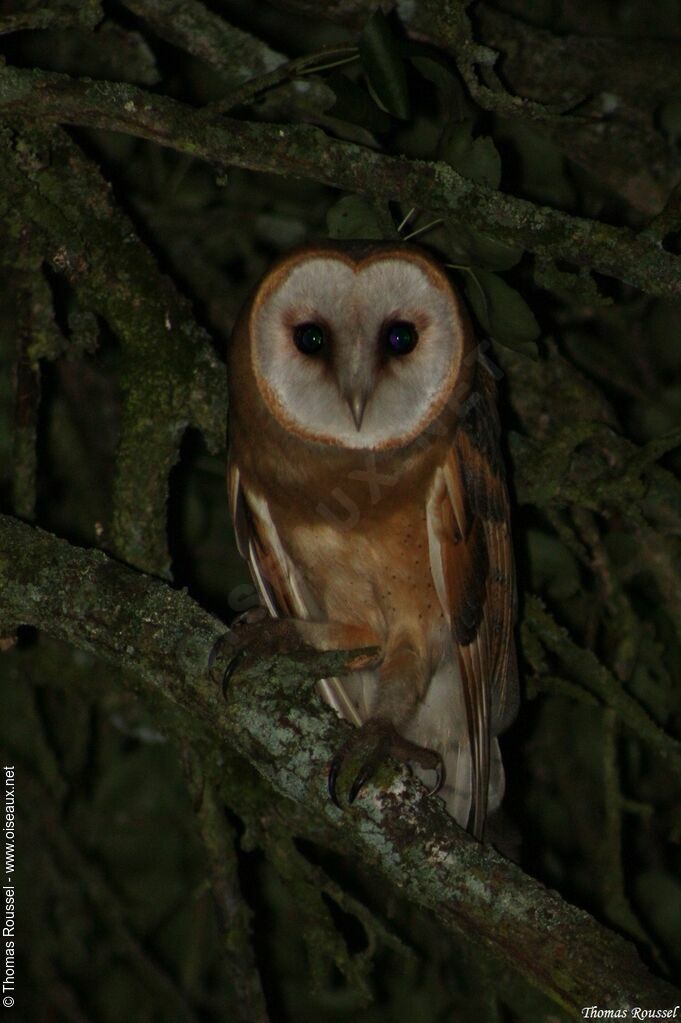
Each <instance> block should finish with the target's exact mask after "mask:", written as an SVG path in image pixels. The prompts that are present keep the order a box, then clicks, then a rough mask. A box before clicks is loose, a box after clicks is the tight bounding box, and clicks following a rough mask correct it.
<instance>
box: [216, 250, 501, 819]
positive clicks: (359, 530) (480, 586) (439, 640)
mask: <svg viewBox="0 0 681 1023" xmlns="http://www.w3.org/2000/svg"><path fill="white" fill-rule="evenodd" d="M228 372H229V390H230V429H229V439H230V452H229V468H228V476H229V479H228V486H229V494H230V506H231V514H232V518H233V522H234V526H235V533H236V537H237V543H238V545H239V549H240V551H241V554H242V555H243V557H244V558H246V559H247V561H248V565H249V568H250V571H251V574H252V577H253V580H254V583H255V585H256V587H257V589H258V592H259V594H260V598H261V600H262V602H263V603H264V605H265V606H266V608H267V609H268V611H269V613H270V614H271V615H272V616H274V617H278V618H282V617H286V618H290V619H292V620H293V621H294V622H295V625H296V628H297V629H298V630H299V632H300V634H301V636H302V637H303V639H304V640H305V641H306V642H307V643H310V644H311V645H313V646H315V647H318V648H319V649H323V650H328V649H342V650H353V649H359V648H362V647H376V648H378V651H379V652H378V654H377V656H376V658H374V659H373V660H370V659H369V658H364V659H362V658H359V660H358V662H357V665H356V668H355V670H352V671H349V672H348V674H347V675H344V676H343V677H340V678H334V679H325V680H323V681H322V682H320V683H319V686H320V690H321V694H322V696H323V697H324V699H325V700H327V701H328V703H329V704H331V706H332V707H334V708H335V710H336V711H337V712H338V714H339V715H341V716H342V717H343V718H345V719H346V720H347V721H349V722H351V723H352V724H353V725H355V730H354V731H353V732H352V733H351V734H350V737H349V739H348V740H347V742H346V743H345V745H344V746H343V748H342V749H341V750H340V751H339V752H338V754H337V756H336V757H334V759H333V760H332V762H331V765H330V769H329V782H328V784H329V791H330V794H331V797H332V798H333V799H334V801H338V798H339V797H338V794H337V789H338V787H339V783H340V782H343V783H345V779H346V775H347V773H348V771H349V770H350V768H349V767H347V766H346V765H352V773H353V779H352V780H351V779H348V784H349V794H348V797H347V798H348V802H352V801H353V800H354V799H355V798H356V796H357V795H358V793H359V792H360V790H361V789H362V788H363V786H364V785H365V784H366V782H367V780H368V779H369V778H370V776H371V774H372V773H373V772H374V770H375V769H376V767H377V766H378V764H379V762H380V761H381V760H382V759H383V758H384V757H386V756H388V755H391V756H394V757H397V758H398V759H399V760H402V761H405V762H409V763H411V764H412V765H413V766H414V769H415V771H416V773H417V774H418V775H419V776H420V777H421V778H422V780H424V781H425V782H430V783H431V790H432V791H435V790H437V791H439V795H440V796H441V798H443V799H444V801H445V803H446V806H447V809H448V811H449V813H450V814H451V815H452V816H453V817H454V818H455V819H456V820H457V821H458V822H459V824H460V825H462V826H463V827H468V829H469V830H470V831H471V832H472V833H473V834H474V835H475V836H476V837H478V838H481V837H482V835H483V829H484V823H485V818H486V815H487V814H488V812H490V811H491V810H493V809H495V808H496V807H497V806H498V805H499V802H500V800H501V797H502V795H503V789H504V772H503V767H502V763H501V757H500V753H499V746H498V742H497V738H496V737H497V735H498V734H499V732H500V731H501V730H502V729H503V728H504V727H506V726H507V725H508V724H509V723H510V721H511V719H512V718H513V716H514V714H515V711H516V705H517V675H516V661H515V648H514V640H513V622H514V602H515V598H514V592H515V582H514V568H513V555H512V549H511V540H510V534H509V509H508V497H507V492H506V485H505V481H504V471H503V465H502V462H501V458H500V452H499V445H498V421H497V414H496V404H495V393H494V382H493V379H492V376H491V375H490V372H489V370H488V369H487V368H486V367H485V365H484V361H482V360H480V359H479V358H478V357H477V350H476V345H475V342H474V338H473V333H472V329H471V325H470V322H469V319H468V317H467V315H466V311H465V308H464V306H463V303H462V301H461V299H460V298H459V296H458V294H457V292H456V290H455V288H454V287H453V285H452V283H451V282H450V280H449V279H448V277H447V275H446V273H445V272H444V270H443V269H442V268H441V266H440V265H439V263H438V262H437V260H436V259H434V258H433V257H432V256H430V255H429V254H428V253H427V252H426V251H425V250H422V249H420V248H418V247H416V246H412V245H406V244H387V243H385V244H384V243H375V242H371V243H368V242H367V243H358V242H353V243H337V242H332V243H322V244H319V245H308V246H305V247H302V248H299V249H297V250H295V251H293V252H291V253H289V254H287V255H286V256H285V257H284V258H283V259H281V260H280V261H279V262H277V263H276V265H275V266H273V267H272V269H271V270H270V271H269V272H268V273H267V274H266V275H265V277H264V279H263V280H262V281H261V282H260V284H259V285H258V286H257V287H256V289H255V291H254V293H253V294H252V296H251V298H250V299H249V301H248V302H247V304H246V306H245V308H244V309H243V311H242V313H241V315H240V317H239V319H238V322H237V324H236V326H235V329H234V331H233V334H232V338H231V340H230V345H229V354H228ZM350 782H351V783H350ZM341 787H342V786H341Z"/></svg>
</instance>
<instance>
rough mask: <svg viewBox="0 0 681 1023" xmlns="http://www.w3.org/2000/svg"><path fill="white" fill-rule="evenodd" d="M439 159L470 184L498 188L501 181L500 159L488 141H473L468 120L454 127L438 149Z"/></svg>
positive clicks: (486, 139) (491, 143) (482, 136)
mask: <svg viewBox="0 0 681 1023" xmlns="http://www.w3.org/2000/svg"><path fill="white" fill-rule="evenodd" d="M439 155H440V159H441V160H445V162H446V163H448V164H450V165H451V166H452V167H453V168H454V170H456V171H458V172H459V174H462V175H463V176H464V177H465V178H468V179H469V180H470V181H475V182H476V183H477V184H479V185H487V187H488V188H498V187H499V183H500V181H501V157H500V156H499V153H498V152H497V147H496V146H495V145H494V142H493V141H492V139H491V138H489V137H487V136H485V135H481V136H480V137H479V138H477V139H474V138H473V136H472V134H471V124H470V121H465V122H464V123H462V124H454V125H452V126H451V127H450V129H449V131H448V132H447V136H446V138H445V140H444V142H443V144H442V146H441V149H440V154H439Z"/></svg>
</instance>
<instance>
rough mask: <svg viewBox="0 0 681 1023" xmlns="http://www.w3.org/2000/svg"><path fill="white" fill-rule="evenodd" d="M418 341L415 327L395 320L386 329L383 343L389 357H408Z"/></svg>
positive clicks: (403, 321) (404, 321)
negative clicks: (386, 347) (384, 342)
mask: <svg viewBox="0 0 681 1023" xmlns="http://www.w3.org/2000/svg"><path fill="white" fill-rule="evenodd" d="M418 339H419V335H418V331H417V329H416V327H415V326H414V324H413V323H408V322H407V321H406V320H395V321H394V322H393V323H389V324H388V326H387V327H386V331H385V341H386V345H387V346H388V351H389V352H390V354H391V355H408V354H409V352H413V350H414V348H415V347H416V342H417V341H418Z"/></svg>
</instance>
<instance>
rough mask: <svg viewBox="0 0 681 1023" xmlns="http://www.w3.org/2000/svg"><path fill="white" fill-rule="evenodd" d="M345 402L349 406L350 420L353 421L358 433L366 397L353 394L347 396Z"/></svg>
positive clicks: (356, 393)
mask: <svg viewBox="0 0 681 1023" xmlns="http://www.w3.org/2000/svg"><path fill="white" fill-rule="evenodd" d="M347 402H348V405H349V406H350V411H351V412H352V418H353V419H354V421H355V426H356V427H357V432H358V433H359V431H360V429H361V426H362V420H363V419H364V409H365V408H366V404H367V395H365V394H361V393H359V392H355V394H350V395H348V397H347Z"/></svg>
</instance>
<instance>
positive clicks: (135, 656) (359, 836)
mask: <svg viewBox="0 0 681 1023" xmlns="http://www.w3.org/2000/svg"><path fill="white" fill-rule="evenodd" d="M0 578H1V580H2V588H1V590H0V622H2V621H5V622H10V623H14V624H16V623H17V622H20V623H25V624H30V625H33V626H37V627H38V628H41V629H43V630H44V631H45V632H46V633H48V634H50V635H52V636H56V637H59V638H60V639H64V640H67V641H68V642H69V643H71V644H72V645H74V646H77V647H80V648H82V649H86V650H89V651H92V652H94V653H96V654H97V655H98V656H100V657H102V658H103V659H105V660H108V661H111V662H114V663H116V664H119V665H122V666H124V667H126V668H128V669H133V670H134V671H135V672H136V673H137V674H138V676H139V678H140V685H141V686H142V687H143V688H144V687H146V688H148V689H149V690H150V691H151V690H154V691H156V692H160V693H162V694H163V696H165V697H166V698H168V699H169V700H172V701H174V702H176V703H178V704H180V705H181V706H183V707H184V708H186V709H188V710H190V711H191V712H192V713H193V714H196V715H197V716H199V717H200V718H201V719H203V720H205V721H208V722H209V723H210V725H211V728H212V729H213V730H214V733H215V736H216V742H220V743H226V744H228V745H229V746H230V747H232V748H234V749H235V750H237V751H238V752H240V753H241V754H243V755H244V756H246V757H247V758H248V759H249V760H250V761H251V762H252V763H253V764H254V766H255V767H256V768H257V770H258V771H259V772H260V773H261V774H262V775H263V776H265V777H266V778H267V779H268V780H269V781H270V782H271V784H272V785H273V786H274V787H275V788H276V789H277V790H278V791H279V792H281V793H282V794H283V795H285V796H287V797H288V798H290V799H293V800H295V801H296V802H297V803H299V804H300V803H302V804H304V805H305V807H306V808H307V812H308V813H309V814H310V815H314V816H317V817H323V818H325V819H326V822H327V824H328V825H330V826H331V827H333V828H334V829H335V830H336V832H337V834H338V836H339V845H340V846H341V847H342V848H344V849H345V850H346V851H347V852H350V853H351V854H354V855H355V856H357V857H360V858H361V861H362V862H365V863H367V864H369V865H370V866H371V867H372V868H373V869H374V870H375V871H376V873H377V875H379V876H380V877H382V878H383V879H384V880H386V881H388V882H389V883H391V884H393V885H395V886H396V887H397V888H401V889H402V890H403V891H404V893H405V894H406V896H407V897H408V898H409V899H411V900H412V901H413V902H415V903H417V904H419V905H421V906H425V907H428V908H430V909H431V910H433V911H434V912H435V913H436V915H437V916H438V918H439V919H440V920H441V921H442V923H443V924H444V925H445V926H446V927H448V928H449V929H450V930H452V931H454V932H456V933H457V934H459V935H462V934H463V935H464V936H465V937H466V938H467V939H469V940H471V941H473V942H476V943H477V944H479V945H481V946H483V947H484V948H485V949H486V950H487V952H488V953H491V954H492V955H494V956H496V957H497V959H499V960H501V961H503V962H504V963H506V964H510V965H511V966H512V967H514V968H515V969H516V970H517V971H519V972H520V973H521V974H522V975H523V976H524V977H526V978H527V979H528V980H529V981H530V982H531V983H532V984H533V985H535V986H536V987H537V988H539V989H540V990H542V991H544V992H545V993H546V994H548V995H549V997H551V998H552V999H553V1000H554V1001H555V1002H556V1003H557V1004H559V1005H561V1006H563V1007H564V1008H566V1009H567V1010H568V1011H570V1012H572V1013H574V1014H575V1015H576V1016H578V1015H579V1009H580V1007H581V1006H582V1005H584V1004H591V1003H592V1002H593V1003H597V1004H599V1005H617V1006H623V1005H624V1006H630V1005H643V1006H651V1007H656V1008H659V1007H660V1006H673V1005H674V1004H675V998H676V1000H677V1001H678V997H679V996H678V994H675V992H674V990H673V989H672V988H671V987H669V986H668V985H667V984H666V983H665V982H663V981H660V980H658V979H656V978H655V977H653V976H651V975H650V974H649V973H648V972H647V971H646V970H645V968H644V967H643V965H642V964H641V962H640V961H639V960H638V958H637V956H636V954H635V952H634V950H633V948H632V947H631V946H630V945H629V944H628V943H627V942H625V941H624V940H622V939H621V938H620V937H619V936H617V935H615V934H612V933H610V932H609V931H607V930H606V929H604V928H603V927H601V926H600V925H598V924H597V923H596V922H595V921H594V920H593V919H592V918H591V917H589V916H588V915H587V914H586V913H584V912H582V911H581V910H578V909H576V908H574V907H573V906H570V905H568V904H567V903H565V902H563V900H562V899H561V898H560V897H559V896H558V895H557V894H556V893H555V892H551V891H548V890H547V889H545V888H544V887H543V886H542V885H540V884H539V883H538V882H536V881H534V880H532V879H531V878H529V877H527V876H526V875H525V874H523V873H522V872H521V871H520V870H519V869H518V868H517V867H515V866H514V865H513V864H511V863H509V862H507V861H506V860H504V859H503V858H502V857H501V856H499V854H498V853H496V852H495V851H494V850H493V849H491V848H488V847H485V846H483V845H479V844H478V843H477V842H475V841H474V840H473V839H472V838H470V836H468V835H467V834H465V833H464V832H463V831H461V830H460V829H459V828H457V827H456V826H455V825H454V823H453V822H452V821H451V819H450V818H449V817H448V816H447V815H446V813H445V811H444V808H443V806H442V804H441V803H440V802H439V801H438V800H428V799H427V797H425V796H424V790H423V789H422V788H421V787H420V786H419V785H417V784H416V783H415V782H412V781H409V780H407V779H406V778H405V777H404V776H403V775H400V776H399V778H398V779H397V780H396V781H394V782H393V784H392V786H391V787H390V788H388V789H386V790H385V791H384V792H383V794H382V795H379V794H375V793H374V791H373V790H372V789H370V790H369V791H368V793H366V794H365V795H364V796H362V797H360V799H359V800H358V803H357V804H356V807H355V808H354V809H353V810H352V812H348V813H346V814H343V813H342V812H341V811H339V810H338V809H336V807H334V806H333V804H332V803H331V802H330V801H329V800H328V798H327V795H326V765H327V763H328V760H329V758H330V756H331V754H332V753H333V751H334V750H335V749H336V748H337V746H338V743H339V740H340V738H341V727H342V726H341V725H340V724H339V723H338V722H337V721H336V720H334V716H333V714H332V712H330V711H329V710H328V708H326V707H324V706H322V704H321V701H317V700H316V699H315V697H314V695H313V694H312V693H311V692H309V691H306V690H305V688H304V687H303V686H301V682H303V681H305V680H308V681H310V682H311V681H313V680H314V679H315V678H317V677H318V676H319V675H320V674H322V673H328V672H329V671H333V670H334V669H335V670H338V667H339V657H342V655H337V654H335V655H329V654H325V655H311V656H307V657H304V658H303V657H301V658H295V657H290V656H289V657H279V658H275V659H272V658H270V659H261V660H260V661H258V662H255V664H254V665H253V666H252V667H251V668H249V669H248V671H244V672H242V673H240V674H237V675H236V676H234V677H233V679H232V682H231V684H230V687H229V690H228V693H227V699H225V696H224V695H223V692H222V686H221V684H220V683H221V676H222V674H223V672H224V667H225V664H224V662H223V659H222V657H221V655H220V654H218V655H217V656H216V654H215V651H216V650H219V648H220V643H219V642H218V641H219V640H221V637H223V636H224V635H225V634H226V631H227V630H226V629H225V627H224V626H223V625H222V624H221V623H220V622H219V621H218V620H217V619H215V618H213V617H211V616H210V615H209V614H207V613H206V612H205V611H203V610H202V609H201V608H200V607H199V606H198V605H197V604H195V603H194V602H193V601H192V600H191V599H190V598H189V597H188V596H187V594H186V593H183V592H177V591H175V590H173V589H171V588H170V587H169V586H167V585H165V584H164V583H162V582H160V581H158V580H156V579H153V578H151V577H149V576H145V575H141V574H140V573H137V572H135V571H133V570H132V569H129V568H126V567H124V566H123V565H121V564H119V563H117V562H114V561H112V560H111V559H109V558H107V557H106V556H105V555H104V554H102V553H101V552H98V551H86V550H81V549H78V548H75V547H72V546H70V545H69V544H68V543H66V542H65V541H63V540H58V539H56V538H55V537H53V536H51V535H49V534H47V533H44V532H42V531H41V530H38V529H33V528H31V527H30V526H27V525H25V524H23V523H20V522H18V521H17V520H14V519H11V518H7V517H0ZM216 644H217V646H216Z"/></svg>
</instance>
